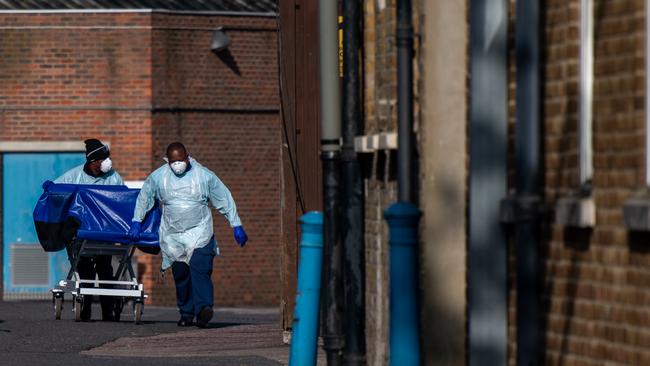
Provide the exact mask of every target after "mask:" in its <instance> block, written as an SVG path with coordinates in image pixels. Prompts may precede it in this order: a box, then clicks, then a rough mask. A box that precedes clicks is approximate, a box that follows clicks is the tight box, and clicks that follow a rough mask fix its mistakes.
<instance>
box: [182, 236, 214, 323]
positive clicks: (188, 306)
mask: <svg viewBox="0 0 650 366" xmlns="http://www.w3.org/2000/svg"><path fill="white" fill-rule="evenodd" d="M215 245H216V243H215V241H214V238H213V239H212V240H210V242H209V243H208V244H207V245H206V246H204V247H203V248H198V249H196V250H194V253H193V254H192V258H191V259H190V264H189V265H187V263H184V262H174V263H173V264H172V272H173V274H174V283H175V284H176V303H177V305H178V309H179V311H180V313H181V317H183V318H188V319H192V318H194V316H196V315H198V314H199V312H200V311H201V309H203V308H204V307H206V306H208V307H212V305H213V304H214V300H213V298H214V297H213V296H214V290H213V288H212V262H213V260H214V250H215Z"/></svg>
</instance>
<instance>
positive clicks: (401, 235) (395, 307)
mask: <svg viewBox="0 0 650 366" xmlns="http://www.w3.org/2000/svg"><path fill="white" fill-rule="evenodd" d="M420 216H421V214H420V210H419V209H418V208H417V206H415V205H414V204H411V203H407V202H397V203H395V204H393V205H392V206H390V207H389V208H388V209H387V210H386V211H385V212H384V218H385V219H386V221H387V222H388V227H389V230H390V241H389V245H390V259H389V261H390V363H389V364H390V365H393V366H411V365H412V366H417V365H419V364H420V334H419V327H420V324H419V318H420V317H419V315H420V314H419V307H418V300H417V299H418V222H419V221H420Z"/></svg>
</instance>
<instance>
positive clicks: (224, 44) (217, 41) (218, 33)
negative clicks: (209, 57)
mask: <svg viewBox="0 0 650 366" xmlns="http://www.w3.org/2000/svg"><path fill="white" fill-rule="evenodd" d="M230 42H231V40H230V37H228V35H227V34H226V33H224V32H223V27H219V28H217V29H216V30H215V31H214V33H213V34H212V43H211V44H210V50H211V51H212V52H214V53H219V52H220V51H223V50H225V49H226V48H228V46H230Z"/></svg>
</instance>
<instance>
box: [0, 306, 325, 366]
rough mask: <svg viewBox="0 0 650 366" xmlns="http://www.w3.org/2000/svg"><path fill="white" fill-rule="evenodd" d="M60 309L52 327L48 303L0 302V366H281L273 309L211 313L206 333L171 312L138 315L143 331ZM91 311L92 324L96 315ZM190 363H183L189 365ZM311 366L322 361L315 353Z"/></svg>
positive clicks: (128, 322)
mask: <svg viewBox="0 0 650 366" xmlns="http://www.w3.org/2000/svg"><path fill="white" fill-rule="evenodd" d="M69 305H70V303H69V302H67V303H66V305H65V306H66V307H65V309H64V313H63V319H61V320H54V314H53V307H52V303H51V302H48V301H40V302H39V301H23V302H0V354H2V357H0V365H27V364H28V365H37V366H38V365H48V366H51V365H59V364H61V365H63V364H65V365H66V366H76V365H88V364H92V365H93V366H103V365H115V364H116V363H117V364H120V365H125V366H130V365H133V366H136V365H137V366H147V365H156V366H161V365H187V364H189V363H190V362H191V364H192V365H224V366H228V365H251V366H257V365H259V366H266V365H282V364H287V362H288V357H289V346H288V345H285V344H283V342H282V331H281V329H280V326H279V313H278V310H277V309H250V308H243V309H224V308H222V309H217V310H216V311H215V316H214V318H213V321H212V322H211V323H210V325H209V327H208V328H207V329H199V328H196V327H188V328H179V327H178V326H176V320H177V317H178V314H177V311H176V309H174V308H164V307H151V306H148V307H145V312H144V316H143V320H144V324H141V325H135V324H133V322H132V318H133V316H132V315H131V314H129V313H128V312H125V313H123V315H122V321H121V322H119V323H114V322H110V323H109V322H101V321H92V322H80V323H77V322H75V321H74V320H73V315H72V312H71V311H70V309H69ZM95 305H96V306H95V307H94V308H93V318H97V315H98V314H100V313H101V311H100V309H99V305H97V304H95ZM190 360H191V361H190ZM318 364H319V365H325V355H324V353H323V352H322V350H319V362H318Z"/></svg>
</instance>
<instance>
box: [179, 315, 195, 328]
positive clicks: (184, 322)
mask: <svg viewBox="0 0 650 366" xmlns="http://www.w3.org/2000/svg"><path fill="white" fill-rule="evenodd" d="M176 325H178V326H179V327H191V326H192V325H194V322H193V321H192V318H183V317H181V319H180V320H179V321H178V322H177V323H176Z"/></svg>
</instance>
